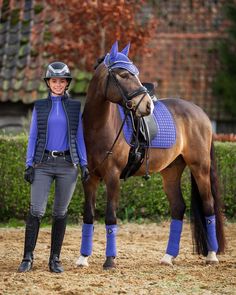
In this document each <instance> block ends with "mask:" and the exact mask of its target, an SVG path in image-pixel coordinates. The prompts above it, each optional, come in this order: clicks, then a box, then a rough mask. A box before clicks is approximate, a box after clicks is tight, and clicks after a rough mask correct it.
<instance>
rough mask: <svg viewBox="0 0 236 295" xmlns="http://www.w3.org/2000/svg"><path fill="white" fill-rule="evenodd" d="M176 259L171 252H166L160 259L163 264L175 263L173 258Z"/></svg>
mask: <svg viewBox="0 0 236 295" xmlns="http://www.w3.org/2000/svg"><path fill="white" fill-rule="evenodd" d="M173 259H174V256H172V255H169V254H165V255H164V256H163V257H162V259H161V260H160V263H161V264H165V265H173V263H172V260H173Z"/></svg>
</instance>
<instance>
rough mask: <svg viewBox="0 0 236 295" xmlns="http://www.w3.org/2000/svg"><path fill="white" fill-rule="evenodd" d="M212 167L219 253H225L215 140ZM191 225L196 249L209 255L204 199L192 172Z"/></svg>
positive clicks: (211, 176)
mask: <svg viewBox="0 0 236 295" xmlns="http://www.w3.org/2000/svg"><path fill="white" fill-rule="evenodd" d="M210 155H211V167H210V181H211V193H212V196H213V199H214V211H215V217H216V235H217V240H218V245H219V249H218V253H223V252H224V250H225V244H226V243H225V234H224V226H223V214H222V202H221V198H220V191H219V183H218V177H217V169H216V162H215V155H214V145H213V141H212V143H211V152H210ZM191 184H192V188H191V225H192V232H193V240H194V241H193V243H194V246H195V251H196V252H197V253H198V254H203V255H204V256H206V255H207V253H208V250H207V235H206V221H205V216H204V213H203V207H202V200H201V197H200V194H199V190H198V187H197V184H196V181H195V179H194V177H193V175H192V173H191Z"/></svg>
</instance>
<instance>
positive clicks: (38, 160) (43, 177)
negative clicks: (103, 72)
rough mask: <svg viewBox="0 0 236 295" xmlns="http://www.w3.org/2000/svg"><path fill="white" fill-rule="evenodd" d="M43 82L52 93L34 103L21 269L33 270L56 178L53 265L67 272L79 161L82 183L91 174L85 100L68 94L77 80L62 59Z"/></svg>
mask: <svg viewBox="0 0 236 295" xmlns="http://www.w3.org/2000/svg"><path fill="white" fill-rule="evenodd" d="M44 80H45V82H46V84H47V86H48V88H49V95H48V97H47V98H46V99H40V100H37V101H36V102H35V105H34V110H33V114H32V121H31V127H30V134H29V140H28V148H27V157H26V170H25V180H26V181H28V182H29V183H30V184H31V203H30V212H29V215H28V218H27V221H26V230H25V245H24V256H23V260H22V262H21V264H20V266H19V268H18V272H27V271H29V270H30V269H31V268H32V265H33V251H34V249H35V245H36V241H37V236H38V232H39V225H40V221H41V219H42V217H43V215H44V214H45V211H46V206H47V200H48V195H49V190H50V187H51V184H52V182H53V181H54V180H55V198H54V204H53V212H52V213H53V214H52V215H53V222H52V233H51V253H50V258H49V269H50V271H52V272H56V273H60V272H63V268H62V266H61V263H60V261H59V257H60V252H61V247H62V243H63V239H64V234H65V229H66V218H67V208H68V205H69V203H70V200H71V198H72V195H73V192H74V189H75V185H76V182H77V176H78V169H77V165H78V164H79V165H80V167H81V178H82V181H87V180H88V178H89V171H88V168H87V154H86V149H85V144H84V137H83V127H82V121H81V113H80V102H79V101H75V100H72V99H70V98H69V97H68V95H67V93H66V90H67V89H68V87H69V85H70V82H71V80H72V77H71V74H70V70H69V68H68V66H67V65H66V64H64V63H62V62H53V63H51V64H49V65H48V68H47V71H46V75H45V78H44Z"/></svg>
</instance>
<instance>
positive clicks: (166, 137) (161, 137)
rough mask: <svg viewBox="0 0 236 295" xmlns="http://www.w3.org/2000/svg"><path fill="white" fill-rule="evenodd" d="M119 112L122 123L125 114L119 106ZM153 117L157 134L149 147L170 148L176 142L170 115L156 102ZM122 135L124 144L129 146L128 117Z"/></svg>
mask: <svg viewBox="0 0 236 295" xmlns="http://www.w3.org/2000/svg"><path fill="white" fill-rule="evenodd" d="M119 112H120V116H121V119H122V121H123V120H124V117H125V114H124V110H123V108H122V107H121V106H119ZM153 116H154V121H155V123H156V125H157V134H156V135H155V137H154V138H153V139H152V141H151V144H150V147H151V148H164V149H167V148H170V147H171V146H172V145H173V144H174V143H175V141H176V128H175V122H174V119H173V117H172V114H171V113H170V111H169V110H168V108H167V107H166V106H165V105H164V104H163V103H162V102H160V101H156V102H154V111H153ZM123 134H124V137H125V140H126V142H127V143H128V144H129V145H131V144H130V143H131V140H132V134H133V127H132V122H131V119H130V117H129V116H128V117H127V119H126V122H125V124H124V127H123Z"/></svg>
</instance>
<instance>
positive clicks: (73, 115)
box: [34, 96, 80, 164]
mask: <svg viewBox="0 0 236 295" xmlns="http://www.w3.org/2000/svg"><path fill="white" fill-rule="evenodd" d="M62 105H63V108H64V111H65V114H66V119H67V126H68V141H69V147H70V155H71V160H72V162H73V163H74V164H78V163H79V158H78V154H77V148H76V147H77V142H76V135H77V129H78V123H79V113H80V102H79V101H76V100H72V99H70V98H68V97H67V96H64V97H63V98H62ZM34 106H35V110H36V112H37V124H38V136H37V142H36V147H35V154H34V163H40V162H42V160H43V156H44V151H45V148H46V143H47V132H48V128H47V127H48V117H49V113H50V111H51V108H52V101H51V98H50V97H48V98H46V99H39V100H37V101H36V102H35V104H34Z"/></svg>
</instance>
